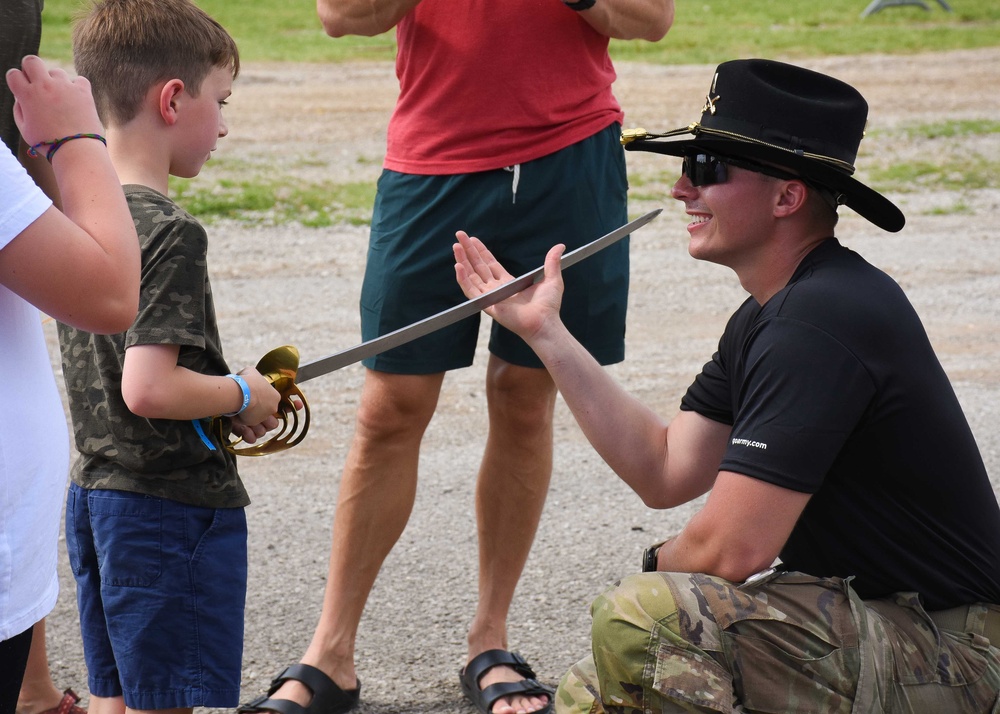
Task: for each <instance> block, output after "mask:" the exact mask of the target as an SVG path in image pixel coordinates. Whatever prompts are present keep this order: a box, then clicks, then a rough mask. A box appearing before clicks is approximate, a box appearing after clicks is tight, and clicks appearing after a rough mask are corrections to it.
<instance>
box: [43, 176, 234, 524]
mask: <svg viewBox="0 0 1000 714" xmlns="http://www.w3.org/2000/svg"><path fill="white" fill-rule="evenodd" d="M125 198H126V200H127V201H128V206H129V210H130V211H131V213H132V220H133V221H134V223H135V227H136V232H137V233H138V234H139V243H140V247H141V249H142V272H141V283H140V287H139V313H138V315H137V316H136V319H135V322H133V323H132V326H131V327H130V328H129V329H128V331H126V332H122V333H119V334H116V335H94V334H91V333H89V332H84V331H82V330H77V329H75V328H72V327H69V326H67V325H63V324H60V325H59V347H60V351H61V352H62V367H63V376H64V378H65V380H66V391H67V395H68V398H69V408H70V416H71V418H72V421H73V434H74V438H75V440H76V448H77V451H78V452H79V454H80V457H79V459H77V461H76V463H75V464H74V465H73V470H72V473H71V477H72V479H73V482H74V483H76V484H78V485H80V486H82V487H83V488H90V489H96V488H100V489H111V490H118V491H131V492H133V493H143V494H146V495H150V496H158V497H161V498H169V499H171V500H174V501H180V502H182V503H188V504H191V505H194V506H203V507H206V508H237V507H241V506H246V505H247V504H248V503H249V502H250V499H249V496H248V495H247V492H246V489H245V488H244V486H243V482H242V481H241V480H240V477H239V475H238V473H237V470H236V459H235V457H234V456H233V455H232V454H231V453H229V452H228V451H226V450H225V449H224V448H222V444H220V443H219V442H218V440H217V438H216V437H215V435H214V434H212V433H211V431H212V430H211V429H210V428H209V425H208V421H207V420H205V421H203V422H202V428H201V432H199V430H198V429H197V428H196V425H195V424H194V423H193V422H190V421H179V420H173V419H146V418H144V417H140V416H136V415H135V414H133V413H132V412H131V411H129V409H128V407H127V406H126V405H125V401H124V399H123V398H122V394H121V382H122V365H123V364H124V360H125V350H126V349H128V348H129V347H132V346H134V345H177V346H179V348H180V352H179V355H178V358H177V363H178V364H179V365H181V366H182V367H186V368H187V369H190V370H192V371H195V372H199V373H201V374H212V375H224V374H228V373H229V367H228V366H227V365H226V361H225V359H224V358H223V355H222V344H221V340H220V338H219V330H218V325H217V322H216V317H215V304H214V302H213V300H212V288H211V284H210V282H209V279H208V262H207V253H208V237H207V235H206V234H205V229H204V228H202V226H201V225H200V224H199V223H198V222H197V221H196V220H195V219H194V218H193V217H192V216H191V215H190V214H188V213H187V212H186V211H184V210H183V209H182V208H180V207H179V206H177V204H175V203H174V202H173V201H171V200H170V199H169V198H167V197H166V196H164V195H163V194H161V193H159V192H157V191H154V190H153V189H151V188H147V187H145V186H125Z"/></svg>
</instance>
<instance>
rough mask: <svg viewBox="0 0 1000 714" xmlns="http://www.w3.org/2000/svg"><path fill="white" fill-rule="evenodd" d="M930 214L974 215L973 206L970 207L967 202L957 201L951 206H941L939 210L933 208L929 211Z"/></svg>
mask: <svg viewBox="0 0 1000 714" xmlns="http://www.w3.org/2000/svg"><path fill="white" fill-rule="evenodd" d="M927 213H928V214H930V215H932V216H955V215H971V214H972V213H974V211H973V210H972V206H970V205H969V204H968V203H966V202H965V201H956V202H955V203H953V204H951V205H950V206H939V207H938V208H932V209H931V210H929V211H927Z"/></svg>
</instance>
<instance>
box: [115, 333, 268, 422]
mask: <svg viewBox="0 0 1000 714" xmlns="http://www.w3.org/2000/svg"><path fill="white" fill-rule="evenodd" d="M179 354H180V347H179V346H178V345H136V346H134V347H129V348H128V349H126V350H125V363H124V365H123V367H122V397H123V398H124V400H125V405H126V406H127V407H128V408H129V410H130V411H131V412H132V413H133V414H136V415H138V416H141V417H145V418H147V419H175V420H178V421H187V420H191V419H203V418H205V417H213V416H218V415H219V414H232V413H233V412H236V411H239V409H240V407H241V406H242V405H243V391H242V389H241V388H240V386H239V385H238V384H237V383H236V381H235V380H233V379H231V378H229V377H225V376H215V375H208V374H201V373H200V372H195V371H192V370H190V369H187V368H186V367H181V366H180V365H178V364H177V356H178V355H179ZM239 374H240V376H242V377H243V378H244V379H245V380H246V382H247V386H249V387H250V403H249V404H248V405H247V408H246V409H244V410H243V411H242V412H241V413H240V415H239V421H240V422H242V425H246V426H254V425H258V424H261V423H267V420H268V419H269V418H271V417H272V416H273V415H274V413H275V412H276V411H277V410H278V400H279V399H280V398H281V395H280V394H278V392H277V390H275V388H274V387H272V386H271V383H270V382H268V381H267V380H266V379H265V378H264V377H263V376H262V375H261V374H260V373H259V372H258V371H257V370H256V369H254V368H253V367H246V368H244V369H243V370H242V371H240V373H239ZM274 425H275V424H272V427H271V428H273V426H274ZM262 434H263V432H261V433H260V434H258V436H260V435H262Z"/></svg>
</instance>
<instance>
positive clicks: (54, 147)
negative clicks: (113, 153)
mask: <svg viewBox="0 0 1000 714" xmlns="http://www.w3.org/2000/svg"><path fill="white" fill-rule="evenodd" d="M73 139H97V140H98V141H99V142H101V143H102V144H104V145H105V146H107V145H108V140H107V139H105V138H104V137H103V136H101V135H100V134H73V135H72V136H64V137H63V138H61V139H55V140H54V141H39V142H38V143H37V144H35V145H34V146H32V147H31V148H30V149H28V156H31V157H34V158H38V157H39V156H41V154H39V153H38V149H39V147H42V146H47V147H49V150H48V151H47V152H45V160H46V161H49V162H50V163H51V161H52V157H53V156H55V155H56V152H57V151H59V147H60V146H62V145H63V144H65V143H66V142H67V141H73Z"/></svg>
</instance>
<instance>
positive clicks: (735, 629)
mask: <svg viewBox="0 0 1000 714" xmlns="http://www.w3.org/2000/svg"><path fill="white" fill-rule="evenodd" d="M985 613H986V608H985V606H982V607H980V606H973V607H972V609H971V611H970V615H969V618H968V625H967V628H966V629H967V630H968V632H952V631H947V630H940V629H939V628H937V627H936V626H935V625H934V624H933V622H932V621H931V620H930V618H929V617H928V616H927V615H926V613H925V612H924V611H923V609H922V607H921V605H920V603H919V600H918V598H917V597H916V595H913V594H905V593H901V594H897V595H895V596H893V597H890V598H885V599H880V600H866V601H862V600H861V599H860V598H859V597H858V596H857V594H856V593H855V592H854V591H853V590H852V589H851V587H850V585H849V581H845V580H840V579H824V578H815V577H812V576H809V575H804V574H802V573H779V574H777V575H776V576H774V577H773V578H772V579H770V580H766V581H764V582H761V583H757V584H755V585H752V586H748V587H746V588H745V589H741V588H740V587H739V586H737V585H734V584H733V583H730V582H728V581H725V580H722V579H719V578H714V577H710V576H707V575H698V574H693V575H688V574H678V573H643V574H640V575H634V576H631V577H629V578H626V579H625V580H623V581H621V582H620V583H619V584H617V585H616V586H615V587H613V588H611V589H610V590H608V591H607V592H606V593H604V594H603V595H601V596H600V597H598V598H597V600H595V601H594V604H593V606H592V615H593V619H594V622H593V654H592V656H591V657H587V658H586V659H584V660H582V661H581V662H579V663H578V664H576V665H574V666H573V668H572V669H571V670H570V671H569V672H568V673H567V674H566V676H565V677H564V678H563V680H562V682H561V683H560V685H559V690H558V692H557V693H556V712H557V714H584V713H586V714H599V713H601V712H607V714H626V713H627V714H634V713H636V712H644V713H647V714H654V713H659V712H664V713H670V714H672V713H674V712H699V713H705V714H711V713H714V712H722V713H724V714H728V713H729V712H736V713H743V712H768V713H770V714H778V713H785V712H787V713H790V714H791V713H794V714H876V713H877V714H882V713H885V714H966V713H968V714H972V713H973V712H975V713H976V714H1000V649H998V648H996V647H992V646H991V645H990V642H989V640H987V639H986V638H985V637H983V636H982V635H981V634H975V633H976V632H977V626H978V632H982V624H981V623H982V622H983V621H984V620H985Z"/></svg>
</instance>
